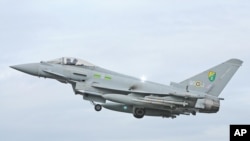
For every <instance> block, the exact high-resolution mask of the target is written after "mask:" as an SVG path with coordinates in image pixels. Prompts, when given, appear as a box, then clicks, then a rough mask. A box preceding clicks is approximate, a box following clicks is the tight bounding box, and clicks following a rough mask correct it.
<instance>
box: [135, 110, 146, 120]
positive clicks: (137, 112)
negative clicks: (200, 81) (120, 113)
mask: <svg viewBox="0 0 250 141" xmlns="http://www.w3.org/2000/svg"><path fill="white" fill-rule="evenodd" d="M133 115H134V117H135V118H143V117H144V115H145V109H144V108H134V110H133Z"/></svg>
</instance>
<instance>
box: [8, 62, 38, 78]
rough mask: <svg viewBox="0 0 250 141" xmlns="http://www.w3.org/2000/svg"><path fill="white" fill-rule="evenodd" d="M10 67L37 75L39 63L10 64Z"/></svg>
mask: <svg viewBox="0 0 250 141" xmlns="http://www.w3.org/2000/svg"><path fill="white" fill-rule="evenodd" d="M10 67H11V68H13V69H16V70H18V71H21V72H24V73H27V74H31V75H35V76H37V75H38V70H39V63H30V64H22V65H15V66H10Z"/></svg>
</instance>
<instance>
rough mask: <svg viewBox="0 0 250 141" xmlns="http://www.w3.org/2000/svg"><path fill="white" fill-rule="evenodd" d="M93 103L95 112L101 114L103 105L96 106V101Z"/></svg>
mask: <svg viewBox="0 0 250 141" xmlns="http://www.w3.org/2000/svg"><path fill="white" fill-rule="evenodd" d="M91 103H92V104H93V105H94V107H95V110H96V111H97V112H99V111H101V110H102V105H100V104H95V102H94V101H91Z"/></svg>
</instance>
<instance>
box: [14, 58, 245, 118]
mask: <svg viewBox="0 0 250 141" xmlns="http://www.w3.org/2000/svg"><path fill="white" fill-rule="evenodd" d="M242 63H243V62H242V61H241V60H239V59H230V60H228V61H226V62H224V63H221V64H219V65H217V66H215V67H212V68H210V69H208V70H206V71H203V72H201V73H200V74H197V75H195V76H193V77H190V78H188V79H185V80H184V81H181V82H179V83H175V82H171V83H170V85H169V86H168V85H163V84H158V83H154V82H150V81H141V80H140V79H138V78H135V77H131V76H127V75H124V74H120V73H117V72H113V71H110V70H107V69H104V68H101V67H99V66H96V65H93V64H91V63H89V62H87V61H84V60H81V59H77V58H71V57H62V58H59V59H55V60H51V61H41V62H40V63H29V64H22V65H15V66H10V67H11V68H13V69H16V70H18V71H21V72H24V73H27V74H30V75H34V76H38V77H44V78H51V79H55V80H58V81H60V82H62V83H65V84H71V85H72V88H73V91H74V93H75V94H79V95H82V96H83V99H84V100H88V101H90V102H91V103H93V104H94V109H95V110H96V111H101V110H102V107H104V108H106V109H109V110H113V111H119V112H125V113H131V114H133V116H134V117H135V118H143V117H144V116H145V115H146V116H160V117H167V118H175V117H177V116H178V115H191V114H192V115H196V113H217V112H218V111H219V108H220V100H223V98H220V97H219V95H220V93H221V92H222V90H223V89H224V87H225V86H226V85H227V83H228V82H229V81H230V79H231V78H232V76H233V75H234V74H235V72H236V71H237V70H238V68H239V67H240V66H241V65H242Z"/></svg>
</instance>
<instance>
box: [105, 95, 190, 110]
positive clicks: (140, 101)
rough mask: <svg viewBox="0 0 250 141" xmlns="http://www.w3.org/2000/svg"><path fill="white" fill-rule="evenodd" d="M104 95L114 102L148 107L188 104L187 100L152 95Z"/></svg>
mask: <svg viewBox="0 0 250 141" xmlns="http://www.w3.org/2000/svg"><path fill="white" fill-rule="evenodd" d="M102 97H103V98H104V99H106V100H109V101H112V102H117V103H123V104H126V105H137V106H144V107H148V108H153V107H155V105H162V106H168V107H171V108H173V107H175V106H176V105H178V106H183V107H185V106H187V105H188V103H186V102H177V101H171V100H166V99H164V98H161V97H152V96H146V97H135V96H130V95H121V94H105V95H103V96H102ZM152 104H153V105H152Z"/></svg>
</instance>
